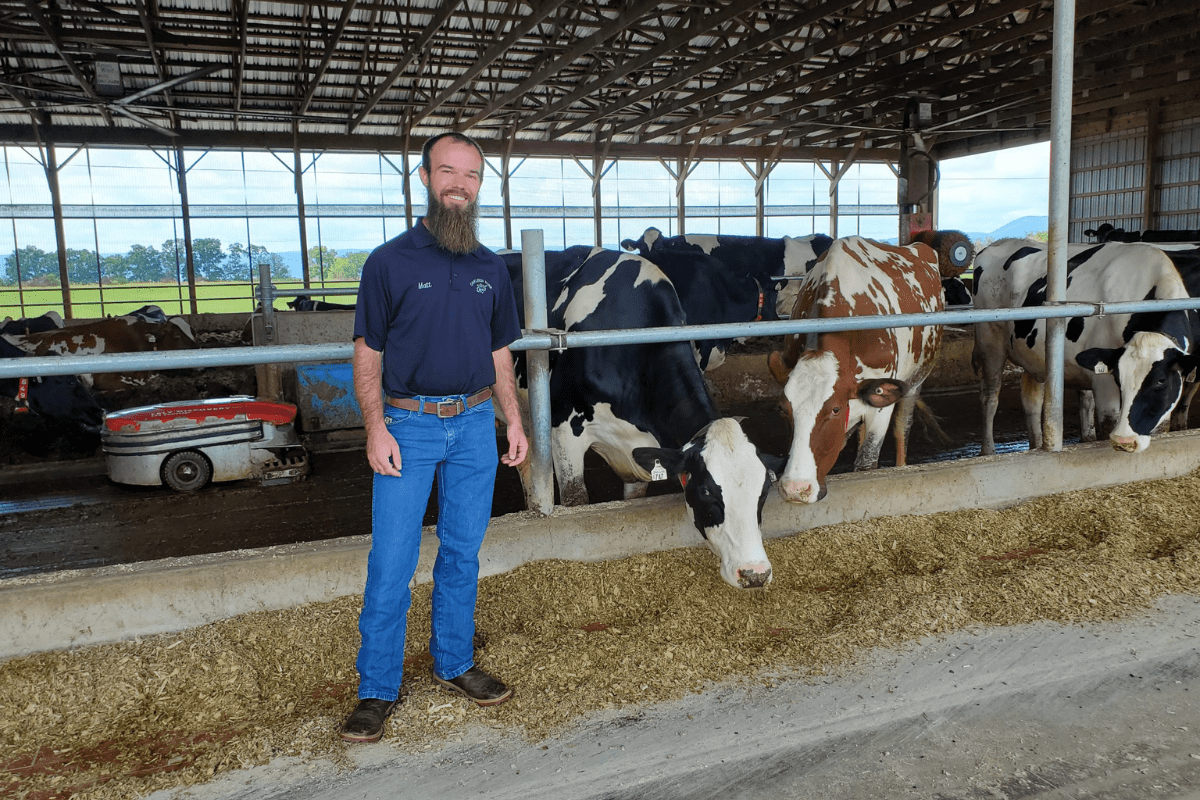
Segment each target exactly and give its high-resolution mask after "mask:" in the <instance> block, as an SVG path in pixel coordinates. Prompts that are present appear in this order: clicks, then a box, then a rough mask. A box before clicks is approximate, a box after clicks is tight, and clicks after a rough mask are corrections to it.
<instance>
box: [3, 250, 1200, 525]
mask: <svg viewBox="0 0 1200 800" xmlns="http://www.w3.org/2000/svg"><path fill="white" fill-rule="evenodd" d="M526 234H529V235H528V237H526ZM541 234H542V232H541V231H540V230H538V231H523V232H522V237H523V244H524V245H525V249H524V250H523V252H524V253H525V256H524V257H523V259H522V263H523V272H524V281H525V290H524V294H525V297H524V302H525V306H526V312H527V313H526V329H525V331H524V335H523V336H522V337H521V338H520V339H518V340H517V341H516V342H514V343H513V344H512V345H511V346H510V347H511V349H512V350H514V351H527V352H528V353H529V354H530V355H533V356H537V358H535V359H530V362H531V364H533V366H531V367H530V369H529V370H528V384H529V386H528V388H529V398H530V414H531V426H530V427H531V431H530V432H529V434H530V439H531V448H530V452H531V462H532V463H531V465H530V466H531V476H530V478H531V481H532V485H533V487H534V488H535V489H536V491H537V494H535V495H534V502H535V505H536V508H535V509H531V510H535V511H538V512H540V513H541V514H542V515H549V514H551V513H553V512H554V504H553V486H554V483H553V480H554V479H553V471H552V464H551V459H550V386H549V378H550V376H549V369H548V367H547V366H544V365H545V364H546V363H547V359H548V353H549V351H550V350H556V351H562V350H565V349H568V348H571V347H600V346H606V345H627V344H644V343H654V342H679V341H694V340H705V339H727V338H743V337H746V338H753V337H761V336H781V335H788V334H795V333H823V332H833V331H848V330H871V329H877V328H893V327H916V326H923V325H968V324H971V323H975V322H1000V321H1005V322H1007V321H1015V320H1033V319H1047V320H1051V319H1059V320H1062V319H1066V318H1071V317H1091V316H1103V315H1105V314H1135V313H1142V312H1165V311H1181V310H1190V309H1197V310H1200V298H1194V297H1189V298H1181V299H1173V300H1137V301H1127V302H1114V303H1091V302H1087V303H1084V302H1061V301H1060V302H1048V303H1046V304H1044V305H1041V306H1035V307H1028V308H1025V307H1022V308H997V309H986V310H977V309H962V310H951V311H940V312H933V313H922V314H885V315H872V316H860V317H837V318H825V319H787V320H772V321H763V322H734V323H722V324H712V325H686V326H680V327H664V328H638V329H631V330H603V331H562V330H557V329H549V328H546V327H545V324H546V321H547V318H548V317H547V310H546V307H545V300H544V298H545V297H546V293H545V289H544V286H545V253H544V250H543V248H542V236H541ZM348 291H351V290H345V289H342V290H337V289H326V290H314V291H313V292H312V293H313V294H317V293H320V292H326V293H334V292H336V293H343V294H344V293H347V292H348ZM300 293H301V294H303V293H305V292H300ZM280 294H285V293H278V294H275V293H273V290H272V289H271V288H270V284H269V283H267V282H265V281H264V283H263V299H264V301H265V300H272V299H274V297H276V296H279V295H280ZM287 294H290V293H287ZM269 307H270V305H269V303H267V302H264V304H263V308H264V309H266V308H269ZM539 323H540V324H539ZM353 352H354V345H353V344H352V343H350V342H344V343H336V344H321V345H271V346H254V347H236V348H210V349H205V350H180V351H173V352H156V353H127V354H105V355H96V356H40V357H34V356H30V357H26V358H21V359H9V360H3V361H0V378H21V377H33V376H36V375H46V376H48V375H75V374H83V373H96V372H127V371H146V370H150V371H158V370H169V369H199V368H204V367H229V366H248V365H268V364H275V365H283V364H299V363H311V362H315V361H333V362H342V363H345V362H349V361H350V360H351V359H352V356H353ZM1058 352H1059V353H1060V358H1061V353H1062V351H1061V350H1059V351H1058ZM538 362H540V363H542V364H543V366H537V363H538ZM1057 367H1058V370H1059V372H1060V374H1061V370H1062V365H1061V364H1059V365H1057ZM1060 380H1061V378H1060ZM260 393H261V391H260ZM1054 413H1055V414H1056V415H1057V417H1058V418H1057V419H1055V420H1053V421H1052V422H1053V424H1054V425H1056V426H1057V429H1058V430H1060V431H1061V428H1062V421H1061V415H1062V406H1061V403H1060V404H1059V406H1058V407H1057V408H1056V409H1054ZM1050 415H1051V412H1050V411H1049V410H1048V411H1047V416H1050ZM1046 443H1047V444H1046V446H1045V448H1044V449H1046V450H1051V451H1058V450H1061V449H1062V444H1061V436H1060V437H1059V439H1058V440H1057V442H1053V441H1052V440H1050V439H1046Z"/></svg>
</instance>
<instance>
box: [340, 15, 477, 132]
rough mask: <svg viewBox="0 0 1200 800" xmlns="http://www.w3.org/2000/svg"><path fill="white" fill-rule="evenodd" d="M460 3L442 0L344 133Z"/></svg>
mask: <svg viewBox="0 0 1200 800" xmlns="http://www.w3.org/2000/svg"><path fill="white" fill-rule="evenodd" d="M461 3H462V0H443V2H442V5H441V6H440V7H439V8H438V10H437V11H436V12H435V13H434V15H433V19H431V20H430V21H429V23H428V24H427V25H426V26H425V29H424V30H423V31H421V33H420V35H419V36H417V38H416V39H415V40H414V41H413V43H412V45H411V46H410V47H409V48H408V49H407V50H406V51H405V52H404V55H403V56H402V57H401V58H400V60H399V61H398V62H397V63H396V66H395V67H393V68H392V71H391V72H389V73H388V75H387V77H386V78H384V79H383V82H382V83H380V84H379V85H378V86H376V87H375V91H374V92H373V93H372V94H371V97H370V98H368V100H367V102H366V103H365V104H364V105H363V107H362V109H361V110H360V111H359V112H358V113H357V114H355V115H354V118H353V119H352V120H350V124H348V125H347V126H346V133H354V129H355V128H357V127H358V126H359V125H361V124H362V121H363V120H364V119H366V117H367V115H368V114H370V113H371V112H372V111H373V110H374V109H375V106H376V105H378V104H379V101H380V100H382V99H383V96H384V95H385V94H387V92H388V90H389V89H391V88H392V86H393V85H394V84H395V83H396V80H397V79H398V78H399V77H400V76H401V75H402V74H403V73H404V70H406V69H408V67H409V65H411V64H412V62H413V59H415V58H416V57H417V56H418V55H420V53H421V51H422V50H423V49H424V48H425V46H426V45H427V44H429V41H430V40H431V39H432V38H433V35H434V34H435V33H437V32H438V29H439V28H441V27H442V26H443V25H445V24H446V20H448V19H449V18H450V16H451V15H452V14H453V13H454V11H455V9H457V8H458V6H459V5H460V4H461Z"/></svg>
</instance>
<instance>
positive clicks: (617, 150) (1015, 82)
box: [0, 0, 1200, 158]
mask: <svg viewBox="0 0 1200 800" xmlns="http://www.w3.org/2000/svg"><path fill="white" fill-rule="evenodd" d="M1052 5H1053V4H1052V0H951V1H950V2H946V1H945V0H768V1H767V2H762V0H756V1H751V0H710V1H709V2H697V1H696V0H692V1H690V2H661V1H660V0H599V1H597V0H543V1H542V2H518V1H517V0H504V1H503V2H497V1H494V0H373V1H368V0H345V1H344V2H336V1H334V0H324V1H322V2H304V3H280V2H265V1H264V0H51V1H50V2H35V1H34V0H0V15H2V16H0V34H2V35H3V62H2V64H3V66H2V70H3V75H2V77H0V84H2V86H0V88H2V89H3V92H0V136H2V137H3V138H4V139H6V140H8V141H34V140H35V138H36V136H35V134H34V126H33V125H31V124H30V122H31V120H32V119H36V120H38V121H39V122H40V123H41V125H39V126H38V129H37V130H38V133H37V136H42V137H46V138H50V139H53V140H58V141H76V142H93V143H152V144H169V143H182V144H186V145H189V146H196V145H205V146H226V145H227V146H234V145H237V146H266V147H276V146H286V147H289V148H290V147H291V146H292V145H293V144H296V143H298V144H299V145H300V146H301V147H315V148H332V149H364V150H374V149H399V148H400V147H401V146H402V142H403V136H404V134H405V133H406V132H411V136H412V137H413V138H412V141H413V142H414V143H418V142H420V141H421V139H423V138H424V137H425V136H427V135H429V134H431V133H434V132H436V131H438V130H442V129H446V128H456V129H459V130H464V131H467V132H469V133H471V134H473V135H475V136H476V137H478V138H480V139H481V140H484V141H485V143H486V146H487V147H488V149H491V150H502V149H504V148H505V147H511V148H512V152H514V153H544V154H557V155H577V156H583V155H590V154H593V153H594V152H596V151H597V150H599V151H601V152H605V153H609V154H612V155H617V154H628V153H645V154H654V155H666V154H676V155H678V154H680V153H682V154H684V155H686V154H688V153H692V154H700V153H709V152H713V151H714V148H719V150H720V152H724V153H733V154H737V153H744V154H749V153H752V152H758V153H760V154H763V153H775V154H782V155H792V156H795V155H796V154H797V153H799V154H802V155H810V156H820V155H821V154H823V153H828V152H833V151H838V152H842V153H845V152H846V151H847V150H851V149H852V150H854V151H855V152H857V153H859V157H867V158H869V157H888V154H894V153H895V152H896V149H897V148H898V147H899V143H900V141H901V140H902V138H903V136H904V130H905V128H906V126H908V127H909V128H917V129H920V130H921V131H922V132H923V136H924V137H925V139H926V140H927V144H931V145H936V146H937V147H938V148H940V149H941V150H942V151H944V152H954V151H957V152H968V151H972V150H987V149H994V148H996V147H1000V146H1005V145H1007V144H1013V143H1021V142H1028V141H1035V140H1045V139H1047V138H1048V125H1049V113H1050V99H1049V98H1050V73H1051V36H1052V19H1051V18H1052V14H1051V12H1052ZM1076 15H1077V32H1076V51H1077V52H1076V62H1075V63H1076V67H1075V71H1076V83H1075V113H1076V115H1077V118H1078V116H1079V115H1081V114H1085V115H1086V114H1099V115H1111V114H1114V113H1119V112H1120V111H1121V110H1122V109H1123V108H1130V107H1135V106H1136V107H1140V108H1144V107H1145V105H1146V103H1148V102H1149V103H1157V102H1162V103H1164V104H1167V105H1170V104H1177V103H1181V102H1195V98H1196V97H1197V95H1198V94H1200V93H1198V92H1197V83H1198V81H1200V69H1198V68H1197V67H1198V66H1200V64H1198V63H1197V62H1198V61H1200V58H1198V56H1197V54H1198V52H1200V42H1198V35H1197V30H1198V29H1200V15H1198V14H1196V13H1195V9H1194V6H1193V0H1138V1H1137V2H1130V1H1129V0H1079V2H1078V3H1077V10H1076Z"/></svg>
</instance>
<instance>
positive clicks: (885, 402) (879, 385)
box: [858, 378, 908, 408]
mask: <svg viewBox="0 0 1200 800" xmlns="http://www.w3.org/2000/svg"><path fill="white" fill-rule="evenodd" d="M907 393H908V384H906V383H905V382H904V381H900V380H896V379H895V378H873V379H872V380H869V381H863V382H862V383H860V384H859V385H858V399H859V400H862V401H863V402H864V403H866V404H867V405H869V406H872V407H873V408H886V407H888V406H890V405H891V404H892V403H895V402H896V401H897V400H899V399H900V398H901V397H904V395H906V394H907Z"/></svg>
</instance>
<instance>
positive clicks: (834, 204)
mask: <svg viewBox="0 0 1200 800" xmlns="http://www.w3.org/2000/svg"><path fill="white" fill-rule="evenodd" d="M829 166H830V167H831V168H832V170H833V172H832V175H834V176H835V177H833V178H830V182H831V185H830V187H829V235H830V236H832V237H833V238H834V239H836V238H838V224H837V223H838V184H839V183H840V182H841V179H840V177H836V176H837V174H838V162H836V161H830V162H829Z"/></svg>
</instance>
